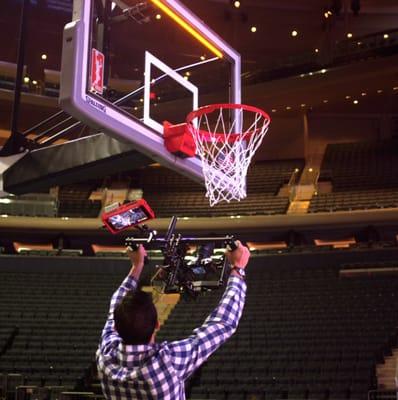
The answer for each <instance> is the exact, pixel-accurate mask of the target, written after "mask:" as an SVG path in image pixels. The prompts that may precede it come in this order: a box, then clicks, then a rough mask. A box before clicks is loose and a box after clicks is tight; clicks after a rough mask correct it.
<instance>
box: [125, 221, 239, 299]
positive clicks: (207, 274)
mask: <svg viewBox="0 0 398 400" xmlns="http://www.w3.org/2000/svg"><path fill="white" fill-rule="evenodd" d="M176 223H177V218H176V217H172V219H171V222H170V225H169V228H168V231H167V233H166V236H165V237H157V236H156V233H155V234H154V231H150V230H148V231H147V235H146V236H148V237H146V238H134V237H130V238H127V239H126V243H125V244H126V246H130V247H132V248H134V246H137V245H138V244H140V243H153V244H154V245H155V246H156V247H158V248H160V249H161V251H162V254H163V264H162V265H157V266H156V272H155V274H154V276H153V277H152V279H151V283H152V286H154V287H155V288H157V289H158V291H160V292H161V293H180V294H186V295H188V296H190V297H196V296H197V295H198V294H199V293H201V292H206V291H210V290H213V289H217V288H219V287H220V286H222V285H223V284H224V282H225V275H226V272H227V269H228V268H227V267H228V261H227V259H226V257H225V254H224V253H223V254H222V255H221V256H218V257H217V256H215V255H214V254H213V253H214V249H215V248H216V246H217V245H218V247H226V248H227V249H228V250H230V251H233V250H234V249H235V248H236V245H235V242H234V239H233V237H232V236H223V237H183V236H181V235H180V234H175V233H174V230H175V226H176ZM191 245H196V246H197V248H198V251H197V256H196V257H195V258H193V259H192V257H190V259H189V258H188V257H187V252H188V249H189V247H190V246H191Z"/></svg>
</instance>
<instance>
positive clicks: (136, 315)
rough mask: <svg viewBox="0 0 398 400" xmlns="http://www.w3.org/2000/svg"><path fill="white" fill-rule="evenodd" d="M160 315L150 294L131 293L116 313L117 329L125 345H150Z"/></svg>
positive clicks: (120, 304) (140, 291)
mask: <svg viewBox="0 0 398 400" xmlns="http://www.w3.org/2000/svg"><path fill="white" fill-rule="evenodd" d="M157 319H158V315H157V311H156V308H155V305H154V304H153V301H152V295H151V294H150V293H146V292H143V291H142V290H141V289H137V290H136V291H134V292H129V293H127V294H126V296H124V298H123V300H122V301H121V302H120V303H119V304H118V305H117V306H116V308H115V311H114V320H115V328H116V330H117V332H118V333H119V336H120V337H121V338H122V339H123V341H124V343H125V344H148V343H149V341H150V340H151V336H152V334H153V332H154V330H155V327H156V323H157Z"/></svg>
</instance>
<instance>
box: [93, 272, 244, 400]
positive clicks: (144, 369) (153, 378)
mask: <svg viewBox="0 0 398 400" xmlns="http://www.w3.org/2000/svg"><path fill="white" fill-rule="evenodd" d="M136 288H137V282H136V281H135V280H134V279H133V278H131V277H129V276H128V277H127V278H126V279H125V280H124V281H123V283H122V284H121V286H120V287H119V289H118V290H117V291H116V292H115V293H114V295H113V296H112V299H111V305H110V310H109V315H108V320H107V321H106V324H105V327H104V330H103V332H102V339H101V343H100V346H99V348H98V350H97V355H96V357H97V366H98V374H99V378H100V380H101V385H102V391H103V392H104V395H105V397H106V398H107V399H108V400H109V399H112V400H121V399H143V400H144V399H150V400H154V399H162V400H168V399H170V400H183V399H185V387H184V381H185V380H186V379H187V378H189V376H190V375H191V374H192V373H193V372H194V371H195V370H196V369H197V368H198V367H199V366H200V365H201V364H202V363H203V362H204V361H205V360H207V358H208V357H209V356H210V355H211V354H212V353H213V352H214V351H216V350H217V349H218V348H219V347H220V346H221V344H222V343H224V342H225V341H226V340H227V339H228V338H229V337H230V336H231V335H232V334H233V333H234V332H235V331H236V328H237V326H238V322H239V319H240V317H241V315H242V311H243V306H244V304H245V296H246V284H245V282H244V281H243V280H242V279H240V278H238V277H234V276H230V278H229V279H228V283H227V287H226V289H225V292H224V294H223V296H222V298H221V300H220V303H219V304H218V306H217V307H216V308H215V309H214V311H213V312H212V313H211V314H210V315H209V316H208V317H207V319H206V321H205V322H204V324H203V325H202V326H201V327H200V328H197V329H195V330H194V331H193V333H192V335H191V336H189V337H188V338H187V339H183V340H178V341H175V342H170V343H169V342H162V343H160V344H158V343H153V344H146V345H144V344H143V345H126V344H124V343H123V341H122V339H121V338H120V336H119V335H118V333H117V332H116V330H115V327H114V320H113V311H114V309H115V307H116V305H117V304H118V303H120V301H121V300H122V298H123V297H124V296H125V295H126V293H127V292H128V291H130V290H135V289H136Z"/></svg>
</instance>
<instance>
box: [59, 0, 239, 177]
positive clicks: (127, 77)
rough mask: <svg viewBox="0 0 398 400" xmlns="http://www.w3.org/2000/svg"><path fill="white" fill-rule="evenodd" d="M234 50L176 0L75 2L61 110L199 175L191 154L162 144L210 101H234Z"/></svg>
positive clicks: (66, 42) (66, 46)
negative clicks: (166, 125)
mask: <svg viewBox="0 0 398 400" xmlns="http://www.w3.org/2000/svg"><path fill="white" fill-rule="evenodd" d="M240 75H241V60H240V55H239V54H238V53H237V52H236V51H235V50H234V49H233V48H232V47H231V46H230V45H228V44H227V43H226V42H225V41H224V40H223V39H221V38H220V36H218V35H217V34H216V33H215V32H214V31H213V30H212V29H210V27H209V26H208V25H207V24H206V23H205V22H204V21H202V20H201V19H200V18H199V17H197V16H196V15H195V14H194V13H193V12H192V11H191V10H190V9H188V7H186V6H185V5H184V4H183V3H182V2H180V1H178V0H146V1H143V0H115V1H114V2H111V1H108V0H98V1H96V0H75V1H74V10H73V21H72V22H71V23H69V24H67V25H66V27H65V29H64V38H63V53H62V70H61V93H60V104H61V106H62V108H63V109H64V110H65V111H67V112H68V113H70V114H71V115H72V116H74V117H75V118H78V119H79V120H81V121H83V122H84V123H85V124H87V125H89V126H92V127H94V128H98V129H99V130H102V131H104V132H106V133H107V134H109V135H111V136H113V137H115V138H117V139H120V140H127V141H129V142H132V143H134V145H135V146H136V148H137V150H138V151H140V152H142V153H144V154H145V155H147V156H149V157H150V158H152V159H153V160H154V161H156V162H159V163H161V164H162V165H165V166H166V167H168V168H172V169H174V170H176V171H178V172H180V173H183V174H185V175H187V176H189V177H191V178H192V179H194V180H196V181H203V174H202V168H201V162H200V160H199V159H198V158H197V157H192V158H185V159H183V158H179V157H176V156H174V155H172V154H171V153H169V152H168V151H167V150H166V149H165V147H164V143H163V121H169V122H171V123H172V124H177V123H181V122H184V121H185V118H186V116H187V115H188V113H189V112H190V111H192V110H194V109H197V108H198V107H201V106H203V105H207V104H210V103H241V78H240Z"/></svg>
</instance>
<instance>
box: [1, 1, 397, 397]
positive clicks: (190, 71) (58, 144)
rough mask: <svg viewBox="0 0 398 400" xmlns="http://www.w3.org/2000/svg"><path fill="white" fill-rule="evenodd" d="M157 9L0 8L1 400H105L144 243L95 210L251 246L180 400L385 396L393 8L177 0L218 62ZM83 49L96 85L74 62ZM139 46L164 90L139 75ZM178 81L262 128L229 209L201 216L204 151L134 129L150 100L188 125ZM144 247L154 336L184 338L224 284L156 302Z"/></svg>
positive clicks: (164, 116)
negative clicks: (231, 329) (156, 321)
mask: <svg viewBox="0 0 398 400" xmlns="http://www.w3.org/2000/svg"><path fill="white" fill-rule="evenodd" d="M172 2H174V0H172V1H171V0H170V1H168V0H162V1H160V3H164V4H167V3H172ZM155 3H156V2H154V1H152V0H148V1H137V0H126V1H124V0H123V1H120V0H118V1H115V3H113V2H112V1H110V0H74V1H73V0H1V1H0V38H1V39H0V146H1V149H0V173H1V187H0V189H1V193H0V196H1V197H0V399H7V400H10V399H16V400H28V399H31V400H33V399H40V400H49V399H51V400H53V399H54V400H55V399H63V400H69V399H70V400H72V399H97V400H100V399H104V397H103V394H102V391H101V386H100V383H99V380H98V377H97V370H96V364H95V352H96V349H97V346H98V343H99V339H100V334H101V330H102V328H103V325H104V323H105V319H106V316H107V312H108V307H109V301H110V296H111V295H112V293H113V292H114V291H115V290H116V288H117V287H118V285H119V284H120V282H121V281H122V280H123V278H124V277H125V276H126V274H127V273H128V271H129V268H130V264H129V260H128V258H127V255H126V249H125V246H124V243H125V238H126V237H127V236H129V235H132V234H134V233H135V232H136V230H135V229H134V228H132V229H129V230H126V231H123V232H121V233H119V234H116V235H113V234H111V233H109V232H108V231H107V230H106V229H104V227H103V223H102V220H101V215H102V213H103V212H104V210H105V207H107V206H109V205H111V204H113V203H120V204H123V203H128V202H131V201H135V200H137V199H141V198H144V199H145V200H146V201H147V202H148V204H149V205H150V206H151V208H152V209H153V210H154V212H155V214H156V218H155V219H153V220H150V221H148V225H149V226H150V228H151V229H156V230H157V231H158V232H159V234H160V235H164V234H165V232H166V230H167V227H168V225H169V221H170V219H171V217H172V216H176V217H178V224H177V227H176V231H177V232H179V233H181V234H182V235H183V236H195V237H202V236H216V237H217V236H225V235H234V236H235V237H236V238H239V239H240V240H241V241H242V242H244V243H246V244H247V246H248V247H249V248H250V250H251V254H252V256H251V260H250V263H249V265H248V267H247V278H246V281H247V285H248V291H247V299H246V305H245V309H244V312H243V316H242V319H241V321H240V324H239V327H238V330H237V332H236V333H235V334H234V335H233V336H232V338H231V339H230V340H229V341H228V342H227V343H225V344H224V345H223V346H222V347H221V348H220V349H219V350H218V351H216V352H215V353H214V354H213V355H212V356H211V357H210V358H209V359H208V360H207V361H206V362H205V363H204V364H203V365H202V366H201V368H200V369H198V370H197V371H196V372H195V373H194V375H193V376H191V378H190V379H189V381H187V382H186V398H187V399H192V400H193V399H196V400H199V399H214V400H233V399H234V400H238V399H242V400H243V399H245V400H279V399H311V400H343V399H347V400H348V399H352V400H381V399H383V400H390V399H391V400H392V399H397V398H398V397H397V396H398V394H397V385H398V320H397V316H398V236H397V235H398V3H397V2H396V1H395V0H301V1H299V0H284V1H281V0H279V1H277V0H241V1H232V0H231V1H230V0H182V1H181V2H180V3H182V4H183V5H184V6H185V7H186V8H187V9H188V10H190V11H191V12H192V13H194V14H195V15H196V16H197V17H198V21H204V22H203V23H204V24H205V25H206V26H208V27H210V29H211V30H212V31H213V32H216V33H217V35H218V36H217V37H220V38H222V39H223V41H225V43H226V44H228V46H227V47H226V49H227V50H225V49H224V48H223V47H222V45H220V47H217V48H223V49H224V50H223V51H224V53H223V54H222V56H216V57H214V54H212V52H211V49H210V47H206V46H204V45H203V43H199V42H197V41H196V39H193V38H192V37H191V36H190V35H189V34H188V33H186V32H185V31H184V30H183V28H182V27H181V26H178V25H177V24H176V23H175V22H173V21H171V19H170V16H169V15H168V14H167V13H166V12H165V11H164V10H163V9H159V8H157V6H156V4H155ZM87 4H89V5H90V6H87ZM90 7H91V8H90ZM87 10H88V11H87ZM84 12H90V13H91V14H90V16H89V17H88V18H91V19H90V23H89V24H87V23H85V24H81V25H79V18H83V14H84ZM71 21H74V22H73V23H71ZM76 21H77V22H76ZM65 26H66V27H65ZM83 27H84V29H86V31H84V32H86V33H87V32H88V33H87V35H89V38H90V40H89V41H88V42H84V40H80V39H78V38H80V36H78V35H80V34H83V33H82V32H83ZM86 33H84V34H86ZM84 37H86V36H84ZM83 42H84V43H83ZM223 43H224V42H223ZM83 45H84V46H86V45H87V46H88V47H84V48H83V47H82V46H83ZM73 46H75V47H73ZM87 49H88V50H87ZM92 49H94V50H99V51H100V57H101V55H103V59H102V61H101V59H99V61H98V62H100V63H101V62H102V64H101V69H102V81H100V82H99V83H98V82H96V84H97V86H96V85H95V84H94V83H95V82H94V80H93V76H94V75H95V73H96V72H93V68H94V71H95V68H97V67H95V66H94V62H92V64H89V63H88V64H87V63H86V64H87V65H86V64H84V62H83V64H84V66H83V67H84V68H86V69H84V70H82V71H83V72H82V71H81V70H80V69H79V68H81V67H82V65H81V63H79V62H78V61H76V60H80V59H79V57H82V58H81V59H82V60H86V59H87V55H89V56H88V58H90V57H91V54H94V53H92V51H93V50H92ZM148 49H150V52H151V54H154V55H155V56H156V59H157V60H165V63H167V65H168V66H170V67H167V68H166V67H163V66H162V64H161V63H160V62H159V61H156V60H155V61H153V63H154V64H153V65H155V64H156V68H153V69H154V70H156V73H157V75H156V74H155V73H154V71H152V72H151V73H152V74H154V75H151V78H152V77H153V76H160V74H159V71H160V73H164V74H165V75H167V78H168V79H163V78H159V82H158V80H157V78H156V79H155V78H153V80H151V81H149V80H148V79H147V81H145V75H144V73H145V71H146V74H148V73H149V72H148V70H145V68H146V67H145V65H146V64H145V65H144V57H145V59H147V57H148V55H147V53H146V51H147V50H148ZM231 49H232V50H231ZM228 51H232V53H231V54H232V56H230V55H229V54H230V53H228ZM234 51H235V52H236V53H234ZM213 52H214V50H213ZM96 54H98V53H96ZM234 54H235V55H234ZM237 54H240V57H241V58H240V61H239V62H241V65H240V64H239V66H241V69H240V70H239V69H237V65H238V64H237V62H238V61H237V60H238V58H237V57H238V56H236V55H237ZM212 57H213V58H212ZM234 57H235V58H234ZM90 65H91V72H90ZM200 67H205V68H208V69H206V70H203V71H202V70H200ZM168 68H169V69H168ZM170 70H173V71H170ZM76 71H80V74H79V73H76ZM174 71H177V72H178V74H179V76H178V77H176V76H175V75H173V73H172V72H174ZM87 77H88V78H87ZM86 78H87V79H91V86H90V84H88V83H87V84H86V86H84V85H85V84H84V82H86ZM81 81H82V82H83V83H82V85H83V86H82V87H83V92H81V93H83V95H82V96H83V97H82V98H83V99H86V100H85V102H84V104H83V103H82V105H81V107H82V108H81V109H80V110H79V111H76V110H77V107H80V105H79V104H78V101H77V100H76V99H75V98H74V97H73V96H76V95H77V94H78V93H80V92H79V90H80V89H79V86H78V85H79V84H80V83H81ZM158 83H159V84H158ZM189 83H192V85H194V86H195V87H197V88H198V90H199V104H198V105H199V106H204V105H206V104H210V103H215V102H222V103H225V102H227V103H230V102H232V101H231V96H232V99H234V100H238V102H241V103H243V104H250V105H253V106H256V107H258V108H260V109H263V110H265V111H266V112H267V113H268V114H269V116H270V118H271V123H270V127H269V130H268V133H267V134H266V135H265V138H264V140H263V142H262V144H261V146H260V147H259V149H258V150H257V152H256V154H255V156H254V158H253V160H252V162H251V164H250V167H249V170H248V174H247V185H246V186H247V197H246V198H245V199H242V200H241V201H231V202H221V203H220V204H217V205H215V206H214V207H210V206H209V201H208V199H207V198H206V196H205V186H204V184H203V177H202V175H201V172H200V169H199V170H198V169H197V165H199V164H198V163H196V164H195V162H197V159H196V158H195V157H194V158H193V159H188V158H181V157H180V156H181V154H179V155H177V156H175V155H171V153H168V151H167V150H166V149H165V148H164V146H163V138H162V136H161V134H160V136H159V132H157V131H156V129H157V128H156V127H155V125H153V123H152V122H148V120H147V119H146V118H147V117H146V116H145V110H144V108H145V106H146V104H147V103H146V102H147V101H149V103H148V104H149V106H148V107H150V108H149V110H150V111H149V112H150V113H151V115H152V116H153V118H154V119H156V120H157V121H160V122H163V121H164V120H168V121H172V123H174V124H176V123H180V122H184V119H185V116H186V114H187V113H188V112H189V111H191V110H192V97H193V96H194V94H193V93H194V89H192V87H191V86H189ZM148 84H149V86H148ZM144 88H146V89H148V92H147V95H145V93H144V92H145V90H146V89H144ZM90 96H91V97H90ZM93 99H94V100H93ZM84 107H86V108H84ZM87 110H88V111H87ZM112 113H119V114H117V115H119V117H117V118H113V117H112V115H113V114H112ZM101 118H102V119H103V120H104V122H103V123H101ZM106 118H113V120H112V121H113V122H112V121H111V122H109V121H108V120H106V121H105V119H106ZM124 120H125V121H126V122H125V125H123V127H122V122H123V121H124ZM119 122H120V124H119ZM123 123H124V122H123ZM129 124H131V125H129ZM150 124H152V125H150ZM158 143H161V145H159V146H160V147H159V146H158ZM152 150H153V151H152ZM192 160H193V161H192ZM147 248H148V256H149V263H148V265H146V266H145V268H144V272H143V277H142V280H143V284H144V286H145V290H147V291H152V292H153V298H154V302H155V305H156V308H157V310H158V314H159V318H160V323H161V328H160V331H159V332H158V334H157V341H158V342H162V341H165V340H166V341H172V340H176V339H181V338H184V337H187V336H189V334H190V333H191V332H192V330H193V329H194V328H195V327H197V326H199V325H200V324H201V323H202V322H203V320H204V319H205V317H206V316H207V315H208V314H209V313H210V312H211V310H212V309H213V307H214V306H215V305H216V304H217V301H218V300H219V298H220V296H221V294H222V292H223V290H222V289H218V290H213V291H209V292H205V293H201V294H200V295H199V296H197V297H196V298H191V297H190V296H186V295H184V294H181V295H180V294H178V293H175V294H162V293H159V292H158V291H157V290H155V289H154V288H153V287H151V277H152V276H153V274H154V272H155V269H156V265H157V264H162V260H163V257H162V253H161V251H160V250H159V248H158V247H156V246H154V245H148V246H147ZM197 250H198V247H197V246H195V245H192V246H190V252H189V257H191V259H195V256H196V253H197ZM217 251H219V252H220V253H221V254H222V253H223V251H224V250H223V249H217Z"/></svg>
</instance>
